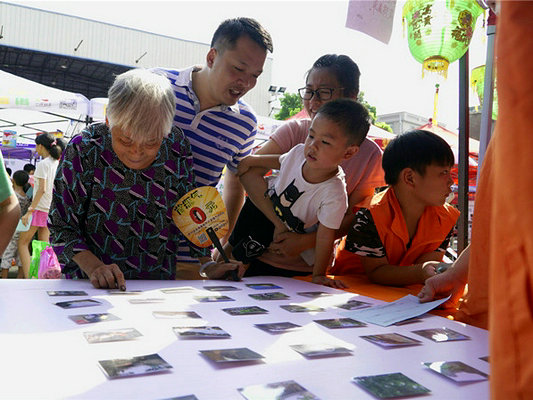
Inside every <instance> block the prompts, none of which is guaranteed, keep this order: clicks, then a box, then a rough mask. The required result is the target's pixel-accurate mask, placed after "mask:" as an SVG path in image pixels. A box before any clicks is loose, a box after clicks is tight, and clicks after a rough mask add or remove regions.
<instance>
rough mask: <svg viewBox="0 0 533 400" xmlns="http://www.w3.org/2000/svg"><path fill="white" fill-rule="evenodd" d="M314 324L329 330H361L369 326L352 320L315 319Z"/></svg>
mask: <svg viewBox="0 0 533 400" xmlns="http://www.w3.org/2000/svg"><path fill="white" fill-rule="evenodd" d="M314 322H316V323H317V324H319V325H322V326H324V327H326V328H328V329H339V328H360V327H363V326H367V325H366V324H365V323H364V322H361V321H356V320H355V319H352V318H330V319H315V320H314Z"/></svg>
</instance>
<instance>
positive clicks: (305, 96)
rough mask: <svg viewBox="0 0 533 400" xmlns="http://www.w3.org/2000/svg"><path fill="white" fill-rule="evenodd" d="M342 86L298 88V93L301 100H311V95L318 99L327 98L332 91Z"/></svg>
mask: <svg viewBox="0 0 533 400" xmlns="http://www.w3.org/2000/svg"><path fill="white" fill-rule="evenodd" d="M342 89H344V88H342V87H339V88H320V89H317V90H311V89H309V88H300V89H298V94H299V95H300V97H301V98H302V100H311V99H312V98H313V96H317V98H318V99H319V100H329V99H331V96H332V95H333V91H335V90H342Z"/></svg>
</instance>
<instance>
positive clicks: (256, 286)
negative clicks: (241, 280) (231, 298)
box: [246, 283, 283, 290]
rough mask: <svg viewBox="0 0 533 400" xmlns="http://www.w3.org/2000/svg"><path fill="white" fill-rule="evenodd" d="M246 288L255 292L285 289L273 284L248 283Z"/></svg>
mask: <svg viewBox="0 0 533 400" xmlns="http://www.w3.org/2000/svg"><path fill="white" fill-rule="evenodd" d="M246 286H248V287H249V288H252V289H255V290H266V289H283V288H282V287H281V286H278V285H274V284H273V283H247V284H246Z"/></svg>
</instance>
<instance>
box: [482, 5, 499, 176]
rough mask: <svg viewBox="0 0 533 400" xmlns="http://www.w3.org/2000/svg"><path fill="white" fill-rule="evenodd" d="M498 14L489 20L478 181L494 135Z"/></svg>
mask: <svg viewBox="0 0 533 400" xmlns="http://www.w3.org/2000/svg"><path fill="white" fill-rule="evenodd" d="M495 34H496V14H494V13H493V12H492V10H489V18H488V20H487V58H486V60H485V80H484V83H483V107H482V109H481V128H480V134H479V158H478V166H477V179H478V180H479V174H480V172H481V164H483V158H484V157H485V152H486V151H487V146H488V145H489V142H490V137H491V135H492V101H493V98H494V38H495V37H496V35H495Z"/></svg>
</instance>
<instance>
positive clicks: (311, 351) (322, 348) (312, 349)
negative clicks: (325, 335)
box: [290, 343, 352, 358]
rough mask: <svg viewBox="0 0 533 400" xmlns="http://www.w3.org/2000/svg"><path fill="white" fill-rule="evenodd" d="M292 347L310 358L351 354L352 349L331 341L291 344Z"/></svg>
mask: <svg viewBox="0 0 533 400" xmlns="http://www.w3.org/2000/svg"><path fill="white" fill-rule="evenodd" d="M290 347H291V349H293V350H294V351H297V352H298V353H300V354H301V355H303V356H305V357H309V358H313V357H331V356H341V355H342V356H345V355H351V354H352V350H350V349H347V348H346V347H342V346H336V345H334V344H329V343H305V344H291V345H290Z"/></svg>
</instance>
